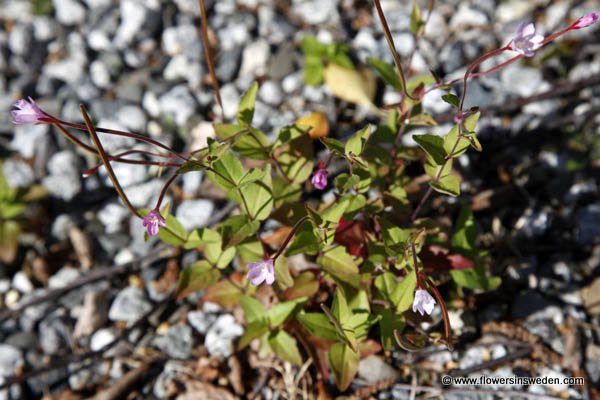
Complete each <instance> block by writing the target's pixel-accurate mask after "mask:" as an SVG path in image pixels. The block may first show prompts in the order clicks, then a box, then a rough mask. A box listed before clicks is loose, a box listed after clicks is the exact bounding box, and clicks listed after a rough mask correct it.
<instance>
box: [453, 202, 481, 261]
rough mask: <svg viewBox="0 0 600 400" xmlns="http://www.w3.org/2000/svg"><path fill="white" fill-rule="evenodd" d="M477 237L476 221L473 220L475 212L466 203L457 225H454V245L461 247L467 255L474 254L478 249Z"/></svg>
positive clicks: (457, 247)
mask: <svg viewBox="0 0 600 400" xmlns="http://www.w3.org/2000/svg"><path fill="white" fill-rule="evenodd" d="M476 239H477V232H476V231H475V223H474V221H473V212H472V211H471V209H470V208H469V206H467V205H464V206H463V207H462V208H461V210H460V214H459V215H458V219H457V220H456V225H455V226H454V235H452V247H453V248H455V249H460V250H461V251H462V252H464V253H466V254H467V255H472V254H473V251H474V250H476V246H475V240H476Z"/></svg>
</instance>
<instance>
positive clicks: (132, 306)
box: [108, 286, 152, 323]
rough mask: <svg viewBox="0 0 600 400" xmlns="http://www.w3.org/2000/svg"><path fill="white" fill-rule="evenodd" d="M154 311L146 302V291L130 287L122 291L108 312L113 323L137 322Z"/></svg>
mask: <svg viewBox="0 0 600 400" xmlns="http://www.w3.org/2000/svg"><path fill="white" fill-rule="evenodd" d="M151 309H152V305H151V304H150V303H149V302H148V300H146V296H145V295H144V291H143V290H142V289H140V288H137V287H133V286H128V287H126V288H125V289H123V290H121V291H120V292H119V293H118V294H117V297H116V298H115V300H114V301H113V303H112V305H111V306H110V310H109V312H108V318H109V319H110V320H111V321H127V322H129V323H132V322H135V321H136V320H138V319H139V318H141V317H142V316H143V315H144V314H146V313H147V312H149V311H150V310H151Z"/></svg>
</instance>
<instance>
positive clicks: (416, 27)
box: [410, 2, 425, 36]
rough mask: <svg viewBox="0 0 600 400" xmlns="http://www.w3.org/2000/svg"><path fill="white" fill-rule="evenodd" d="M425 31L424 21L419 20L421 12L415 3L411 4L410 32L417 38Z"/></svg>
mask: <svg viewBox="0 0 600 400" xmlns="http://www.w3.org/2000/svg"><path fill="white" fill-rule="evenodd" d="M424 29H425V21H423V19H422V18H421V10H420V9H419V7H418V6H417V3H416V2H414V3H413V7H412V11H411V13H410V32H411V33H412V34H413V35H415V36H419V35H421V33H423V30H424Z"/></svg>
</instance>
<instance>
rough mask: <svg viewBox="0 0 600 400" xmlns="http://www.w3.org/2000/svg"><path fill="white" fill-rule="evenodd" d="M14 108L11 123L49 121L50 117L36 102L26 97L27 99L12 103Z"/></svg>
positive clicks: (11, 113)
mask: <svg viewBox="0 0 600 400" xmlns="http://www.w3.org/2000/svg"><path fill="white" fill-rule="evenodd" d="M14 107H15V108H16V110H12V111H11V112H10V115H11V116H12V119H13V123H15V124H19V125H21V124H36V123H49V122H51V120H50V118H49V117H48V116H47V115H46V114H45V113H44V112H43V111H42V110H41V109H40V108H39V107H38V105H37V104H36V102H35V101H34V100H33V99H32V98H31V97H28V100H25V99H20V100H19V101H17V102H16V103H15V105H14Z"/></svg>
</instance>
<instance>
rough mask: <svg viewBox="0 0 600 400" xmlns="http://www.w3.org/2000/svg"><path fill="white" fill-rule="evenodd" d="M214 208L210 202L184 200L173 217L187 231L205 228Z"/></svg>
mask: <svg viewBox="0 0 600 400" xmlns="http://www.w3.org/2000/svg"><path fill="white" fill-rule="evenodd" d="M214 208H215V206H214V204H213V203H212V202H211V201H210V200H204V199H198V200H184V201H183V203H181V204H180V205H179V207H177V212H176V214H175V216H176V217H177V220H179V221H180V222H181V224H182V225H183V227H184V228H185V229H187V230H188V231H190V230H192V229H195V228H202V227H204V226H206V222H207V221H208V220H209V218H210V217H211V216H212V214H213V210H214Z"/></svg>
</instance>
